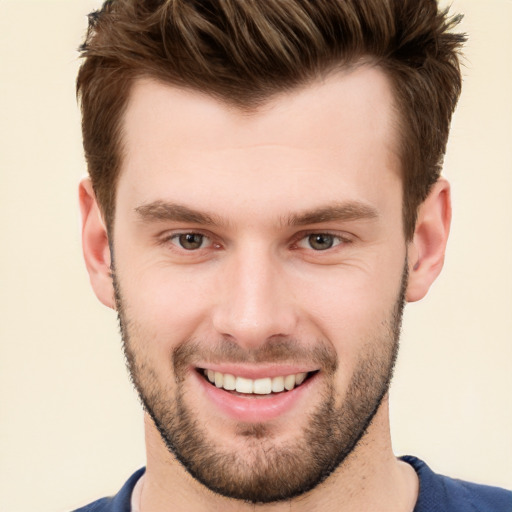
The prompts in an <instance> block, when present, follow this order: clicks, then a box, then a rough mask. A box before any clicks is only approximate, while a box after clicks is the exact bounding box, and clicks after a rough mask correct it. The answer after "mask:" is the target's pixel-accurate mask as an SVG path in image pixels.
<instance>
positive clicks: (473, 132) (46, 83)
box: [0, 0, 512, 512]
mask: <svg viewBox="0 0 512 512" xmlns="http://www.w3.org/2000/svg"><path fill="white" fill-rule="evenodd" d="M453 5H454V10H457V11H461V12H465V13H466V19H465V21H464V24H463V29H464V30H466V31H468V32H469V33H470V36H471V41H470V43H469V46H468V50H467V59H466V68H465V70H464V76H465V89H464V93H463V96H462V99H461V103H460V108H459V110H458V113H457V115H456V117H455V119H454V123H453V129H452V137H451V143H450V146H449V151H448V156H447V159H446V166H445V175H446V176H447V177H448V178H449V179H450V180H451V182H452V185H453V201H454V221H453V228H452V237H451V243H450V245H449V250H448V255H447V261H446V267H445V270H444V273H443V274H442V276H441V278H440V279H439V281H438V282H437V284H436V285H435V286H434V288H433V289H432V291H431V293H430V295H429V297H428V298H427V299H426V300H424V301H422V302H421V303H419V304H414V305H410V306H408V307H407V309H406V320H405V327H404V335H403V343H402V352H401V356H400V360H399V367H398V370H397V375H396V378H395V382H394V389H393V392H392V420H393V424H392V428H393V435H394V440H395V450H396V452H397V453H398V454H404V453H412V454H415V455H418V456H420V457H423V458H425V459H426V460H427V461H428V463H429V464H430V465H431V466H432V467H433V468H434V469H435V470H437V471H439V472H444V473H448V474H450V475H452V476H459V477H462V478H467V479H471V480H477V481H480V482H486V483H494V484H498V485H502V486H506V487H509V488H510V487H512V343H511V341H512V339H511V338H512V337H511V332H512V199H511V192H512V94H511V93H510V91H511V90H512V64H511V60H512V56H511V50H512V0H491V1H490V0H486V1H483V0H455V1H454V2H453ZM98 6H99V1H97V0H94V1H93V0H61V1H57V0H54V1H39V2H38V1H27V0H0V145H1V150H0V213H1V215H0V240H1V242H0V243H1V245H0V511H2V512H29V511H30V512H33V511H35V510H37V511H40V512H47V511H48V512H49V511H52V512H55V511H57V512H58V511H66V510H70V509H73V508H74V507H76V506H78V505H80V504H84V503H86V502H88V501H91V500H93V499H95V498H98V497H100V496H103V495H105V494H109V493H113V492H114V491H117V489H118V488H119V487H120V485H121V484H122V483H123V482H124V480H125V479H126V478H127V477H128V476H129V475H130V474H131V473H132V472H133V471H134V470H135V469H137V468H138V467H139V466H141V465H143V464H144V447H143V437H142V435H143V430H142V419H141V418H142V415H141V412H140V407H139V405H138V402H137V399H136V397H135V395H134V393H133V392H132V390H131V386H130V384H129V381H128V378H127V377H126V373H125V370H124V363H123V359H122V356H121V351H120V341H119V336H118V333H117V325H116V318H115V315H114V313H112V312H111V311H108V310H107V309H105V308H104V307H102V306H101V305H100V304H99V303H98V302H97V301H96V299H95V297H94V296H93V294H92V292H91V291H90V289H89V286H88V279H87V275H86V273H85V270H84V268H83V265H82V261H81V253H80V236H79V220H78V210H77V202H76V191H77V183H78V179H79V177H80V176H81V175H82V174H83V173H84V171H85V167H84V162H83V158H82V150H81V140H80V131H79V117H78V112H77V108H76V103H75V98H74V83H73V82H74V77H75V74H76V69H77V65H78V64H77V59H76V53H75V51H74V50H75V48H76V47H77V46H78V44H79V42H80V40H81V37H82V35H83V33H84V30H85V26H86V18H85V15H86V13H88V12H89V11H90V10H91V9H92V8H95V7H98Z"/></svg>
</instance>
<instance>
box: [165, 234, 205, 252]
mask: <svg viewBox="0 0 512 512" xmlns="http://www.w3.org/2000/svg"><path fill="white" fill-rule="evenodd" d="M171 241H172V242H173V243H174V244H175V245H179V246H180V247H181V248H182V249H185V250H186V251H196V250H197V249H202V248H203V247H204V246H205V245H207V244H209V243H210V240H209V239H208V238H207V237H206V236H205V235H202V234H201V233H179V234H176V235H173V236H172V237H171Z"/></svg>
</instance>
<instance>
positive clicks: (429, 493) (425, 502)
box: [402, 456, 512, 512]
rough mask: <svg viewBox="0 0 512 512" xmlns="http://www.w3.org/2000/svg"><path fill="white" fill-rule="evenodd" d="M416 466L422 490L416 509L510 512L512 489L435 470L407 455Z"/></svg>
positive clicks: (449, 511) (459, 511)
mask: <svg viewBox="0 0 512 512" xmlns="http://www.w3.org/2000/svg"><path fill="white" fill-rule="evenodd" d="M402 460H403V461H405V462H407V463H409V464H410V465H411V466H413V468H414V469H415V471H416V473H417V474H418V477H419V481H420V492H419V496H418V502H417V504H416V508H415V509H414V512H431V511H432V512H434V511H435V512H444V511H446V512H511V511H512V492H511V491H508V490H506V489H501V488H499V487H492V486H489V485H479V484H474V483H471V482H465V481H463V480H457V479H455V478H449V477H447V476H443V475H438V474H437V473H434V472H433V471H432V470H431V469H430V468H429V467H428V466H427V464H425V463H424V462H423V461H421V460H420V459H417V458H416V457H411V456H406V457H402Z"/></svg>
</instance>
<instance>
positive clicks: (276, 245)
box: [80, 66, 451, 512]
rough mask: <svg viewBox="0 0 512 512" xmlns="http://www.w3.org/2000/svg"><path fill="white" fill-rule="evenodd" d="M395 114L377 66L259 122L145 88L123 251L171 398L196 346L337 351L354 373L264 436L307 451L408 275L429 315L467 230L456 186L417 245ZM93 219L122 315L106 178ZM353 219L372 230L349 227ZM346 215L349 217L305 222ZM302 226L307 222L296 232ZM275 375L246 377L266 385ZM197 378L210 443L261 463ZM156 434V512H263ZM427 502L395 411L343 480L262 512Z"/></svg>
mask: <svg viewBox="0 0 512 512" xmlns="http://www.w3.org/2000/svg"><path fill="white" fill-rule="evenodd" d="M394 116H395V114H394V110H393V97H392V92H391V90H390V85H389V83H388V81H387V79H386V77H385V76H384V74H383V73H382V72H381V71H380V70H379V69H376V68H372V67H369V66H362V67H359V68H357V69H356V70H352V71H350V72H348V71H346V72H338V73H336V74H334V75H332V76H330V77H328V78H327V79H325V80H323V81H318V82H316V83H314V84H310V85H308V86H307V87H304V88H302V89H298V90H296V91H292V92H290V93H286V94H283V95H279V96H276V97H275V98H272V99H270V100H269V102H268V103H267V104H265V105H264V106H263V107H261V108H259V109H258V110H257V111H256V112H253V113H250V114H248V113H242V112H240V111H238V110H236V109H233V108H231V107H228V106H227V105H225V104H223V103H220V102H219V101H217V100H215V99H212V98H210V97H208V96H205V95H201V94H199V93H196V92H191V91H187V90H180V89H177V88H175V87H171V86H168V85H163V84H159V83H156V82H152V81H150V80H140V81H138V82H137V83H136V84H135V85H134V87H133V91H132V95H131V99H130V102H129V105H128V108H127V111H126V116H125V119H124V136H125V139H124V143H125V155H124V160H123V165H122V171H121V174H120V178H119V182H118V188H117V197H116V216H115V222H114V231H113V233H111V234H110V236H111V237H112V240H111V242H112V245H113V247H114V250H115V267H116V276H117V279H118V282H119V284H120V287H121V290H122V295H123V301H124V304H123V306H124V309H125V311H124V313H125V316H126V318H127V319H128V322H129V323H130V329H131V332H132V336H131V337H132V338H133V347H134V350H136V351H137V353H139V354H141V358H142V357H143V361H144V363H146V365H147V366H148V367H150V368H151V372H152V374H153V375H154V377H155V378H156V379H157V380H158V381H159V382H161V383H163V384H164V385H165V386H166V389H167V390H168V392H169V394H170V395H171V396H172V394H173V393H175V392H176V391H175V390H176V382H175V375H174V374H173V370H172V367H171V365H170V364H169V357H170V354H171V353H172V351H173V350H174V349H176V347H179V346H180V345H181V344H183V343H185V340H190V339H194V340H201V343H202V344H203V346H204V347H205V349H204V350H205V351H206V352H207V351H208V350H215V347H216V346H217V344H218V341H219V340H220V339H223V340H225V339H229V340H230V341H231V342H233V343H235V344H236V345H237V346H238V347H240V349H242V350H243V351H244V353H246V354H254V353H256V352H257V351H258V349H261V347H263V346H265V345H268V344H269V343H272V340H275V339H283V338H285V339H294V340H298V343H299V344H300V345H301V346H303V347H305V348H306V349H312V348H313V347H314V346H315V344H316V343H317V342H318V340H319V339H322V340H324V342H325V343H327V345H328V347H329V348H330V349H331V350H333V351H334V353H335V354H336V356H337V360H338V363H339V364H338V368H337V369H336V371H335V373H334V375H333V376H332V378H329V380H328V377H327V375H326V372H322V371H320V372H319V373H318V375H317V377H316V378H315V380H314V381H312V383H311V385H310V386H309V388H308V391H307V393H306V392H305V393H303V394H302V395H301V397H300V399H299V400H297V402H296V403H295V404H294V405H292V406H291V407H288V408H287V409H286V410H285V411H284V412H283V413H282V414H280V415H278V416H277V417H274V418H272V419H271V420H268V421H266V422H263V424H264V425H265V427H266V428H267V429H268V431H271V432H272V442H273V443H275V447H277V448H280V447H282V446H283V445H285V444H287V443H288V444H289V443H292V444H293V443H295V442H296V441H297V440H298V439H300V438H301V435H302V432H303V430H304V428H306V426H307V413H310V412H312V411H313V410H314V409H315V407H316V406H318V404H319V403H320V401H321V396H322V391H323V390H325V386H326V385H327V384H326V383H327V382H330V383H332V385H333V386H334V389H335V391H336V400H337V402H339V403H343V401H344V400H346V397H347V389H348V386H349V383H350V379H351V377H352V376H353V375H354V371H355V370H356V368H357V366H358V362H359V360H360V358H361V357H363V354H367V353H368V352H367V349H368V346H369V344H370V345H371V347H372V348H373V349H375V350H381V351H383V350H384V348H380V349H379V344H378V343H377V342H376V341H375V340H378V339H381V338H379V336H380V337H381V334H382V331H383V327H382V326H383V325H384V324H385V322H386V321H387V319H389V315H390V311H391V310H392V308H393V306H394V305H395V303H396V300H397V294H398V292H399V288H400V281H401V277H402V274H403V270H404V263H405V262H406V261H407V262H408V263H407V265H408V271H409V280H408V283H407V290H406V299H407V300H408V301H415V300H419V299H421V298H422V297H423V296H424V295H425V294H426V293H427V291H428V288H429V287H430V285H431V284H432V282H433V281H434V280H435V278H436V277H437V275H438V274H439V272H440V270H441V267H442V264H443V258H444V250H445V246H446V240H447V236H448V231H449V224H450V215H451V214H450V198H449V186H448V184H447V182H446V181H445V180H442V179H441V180H440V181H439V182H438V183H437V184H435V185H434V187H433V188H432V191H431V193H430V195H429V197H428V198H427V199H426V201H425V202H424V203H423V204H422V205H421V207H420V209H419V214H418V222H417V226H416V231H415V234H414V237H413V239H412V240H410V241H406V240H405V239H404V235H403V226H402V210H401V207H402V183H401V178H400V165H399V159H398V156H397V154H396V151H395V148H396V147H397V143H396V137H397V133H396V130H395V122H394V121H395V118H394ZM162 203H163V204H166V205H176V204H178V205H180V206H186V207H187V208H193V209H194V210H199V211H200V212H201V213H202V214H203V217H204V215H208V216H210V217H213V218H214V219H213V220H215V223H211V222H208V223H205V219H204V218H202V219H197V218H196V219H193V218H191V217H190V216H189V218H188V220H184V219H183V218H181V220H177V219H176V218H175V217H176V215H174V216H172V215H169V214H168V212H169V211H170V210H172V211H173V212H174V213H175V212H176V208H174V209H173V208H169V207H167V208H165V209H164V210H165V211H166V212H167V213H165V215H156V214H154V213H155V211H156V210H155V209H154V208H153V210H152V211H153V215H147V212H148V211H151V208H149V210H148V208H147V206H148V205H150V206H151V205H152V206H153V207H154V206H155V205H161V204H162ZM80 204H81V210H82V217H83V247H84V256H85V260H86V264H87V268H88V270H89V274H90V278H91V284H92V286H93V288H94V290H95V292H96V294H97V296H98V298H99V299H100V300H101V301H102V302H103V303H104V304H106V305H107V306H109V307H112V308H115V307H116V304H115V300H114V291H113V284H112V278H111V275H110V264H111V254H110V250H109V244H108V237H107V232H106V229H105V224H104V222H103V219H102V215H101V210H100V208H99V206H98V204H97V203H96V200H95V197H94V193H93V191H92V186H91V184H90V181H89V180H88V179H86V180H84V181H83V182H82V183H81V186H80ZM347 205H350V206H351V208H353V207H355V211H356V212H357V215H346V212H347V208H346V207H347ZM333 206H336V208H338V210H339V207H340V206H341V207H343V208H344V212H345V214H344V215H341V216H340V215H337V216H334V217H335V218H331V219H327V220H325V219H322V218H320V217H319V216H318V215H316V216H315V215H313V216H311V215H310V217H309V219H305V218H304V214H305V212H308V213H311V212H316V213H318V210H319V209H325V208H330V211H331V212H332V209H333ZM343 208H342V209H343ZM353 210H354V208H353ZM141 212H143V213H142V214H141ZM144 212H146V214H145V215H144ZM290 217H293V218H296V219H297V218H301V217H302V221H307V223H306V224H304V225H294V224H293V223H292V224H290V223H288V222H286V220H287V219H289V218H290ZM209 220H212V219H209ZM312 232H313V233H329V234H332V235H334V236H335V237H336V238H335V239H334V240H335V245H334V246H333V247H332V248H330V249H328V250H325V251H318V250H314V249H313V248H312V247H311V245H310V244H309V243H308V240H309V239H308V236H309V235H310V234H311V233H312ZM183 233H200V234H203V235H205V236H206V237H207V238H206V242H205V243H204V244H203V245H202V246H201V248H200V249H198V250H194V251H186V250H184V249H183V248H182V247H180V246H179V239H178V238H177V237H176V236H175V235H177V234H183ZM370 340H373V344H372V341H370ZM304 364H305V363H304ZM271 365H272V361H267V362H265V363H264V364H263V363H262V362H261V361H258V362H253V363H244V364H240V367H241V368H242V367H243V368H242V370H244V371H248V369H249V370H250V371H254V372H256V373H257V372H258V371H261V370H262V368H263V369H264V371H268V368H269V367H271ZM308 369H309V368H308ZM242 370H241V371H242ZM184 375H185V377H184V378H183V385H184V387H185V389H186V397H185V398H186V401H187V405H188V406H189V408H190V410H191V411H193V414H194V415H195V417H196V419H197V420H198V421H199V422H200V423H201V424H202V425H203V424H204V425H207V429H206V433H207V435H208V436H210V438H209V439H211V440H212V442H214V443H217V444H216V446H218V447H223V448H225V449H229V450H231V451H233V452H234V453H237V454H239V456H240V457H242V458H243V457H247V458H250V457H251V454H252V452H251V451H250V449H248V447H247V443H246V439H245V438H244V437H243V436H240V435H238V434H237V432H239V430H237V427H238V426H239V422H237V421H236V418H233V417H232V416H230V415H227V414H226V413H225V412H224V411H222V410H220V409H219V407H218V406H217V405H216V404H215V403H213V402H212V401H211V400H210V399H209V398H208V396H207V395H206V394H205V393H203V392H202V391H201V386H200V385H199V384H198V380H197V378H196V377H195V375H196V374H195V373H194V369H193V368H190V369H188V370H187V371H185V373H184ZM255 423H257V422H255ZM145 427H146V445H147V471H146V475H145V477H144V484H143V491H142V500H141V506H142V510H152V511H155V512H158V511H164V510H168V509H167V508H166V507H167V505H168V503H172V510H177V511H180V510H187V511H202V510H228V511H229V510H242V511H243V510H245V509H246V508H247V510H253V509H254V505H250V504H244V503H243V502H240V501H237V500H232V499H228V498H225V497H223V496H220V495H218V494H215V493H212V492H211V491H209V490H208V489H206V488H205V487H204V486H203V485H201V484H200V483H199V482H197V481H196V480H195V479H193V478H192V477H191V476H190V475H189V474H188V473H187V472H186V471H185V470H184V468H183V467H182V466H181V465H180V464H179V463H178V462H177V460H176V459H175V458H174V457H173V456H172V455H171V454H170V453H169V451H168V449H167V447H166V445H165V443H164V442H163V441H162V438H161V437H160V434H159V433H158V431H157V429H156V428H155V425H154V424H153V422H152V420H151V419H150V418H149V417H148V416H147V415H146V420H145ZM417 488H418V483H417V478H416V475H415V473H414V471H413V470H412V468H411V467H410V466H408V465H407V464H405V463H402V462H400V461H398V460H397V459H396V458H395V456H394V454H393V452H392V448H391V439H390V434H389V416H388V403H387V397H386V398H385V399H384V400H383V402H382V403H381V405H380V407H379V409H378V411H377V413H376V415H375V417H374V418H373V421H372V423H371V424H370V426H369V427H368V429H367V431H366V433H365V435H364V436H363V438H362V439H361V441H360V442H359V443H358V444H357V446H356V447H355V449H354V450H353V451H352V453H351V454H350V456H349V457H348V458H347V459H346V460H345V461H344V463H343V464H342V465H341V466H340V467H338V469H337V470H336V471H335V472H334V473H332V474H331V475H330V476H329V478H327V480H325V482H323V483H322V484H320V485H318V486H317V487H315V488H314V489H312V490H311V491H309V492H307V493H306V494H304V495H302V496H300V497H298V498H295V499H293V500H291V501H289V502H280V503H275V504H268V505H256V508H258V510H267V509H268V510H276V511H280V510H281V509H282V510H297V511H300V510H322V511H329V510H337V511H351V510H353V511H356V510H357V511H364V510H372V511H388V510H389V511H391V510H393V511H411V510H412V509H413V508H414V504H415V501H416V498H417V490H418V489H417ZM340 496H343V499H340Z"/></svg>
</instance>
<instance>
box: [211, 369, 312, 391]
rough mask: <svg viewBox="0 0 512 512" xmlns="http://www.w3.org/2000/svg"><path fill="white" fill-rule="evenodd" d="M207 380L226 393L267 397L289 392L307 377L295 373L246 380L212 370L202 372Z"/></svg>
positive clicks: (305, 374)
mask: <svg viewBox="0 0 512 512" xmlns="http://www.w3.org/2000/svg"><path fill="white" fill-rule="evenodd" d="M204 374H205V376H206V377H207V379H208V380H209V381H210V382H211V383H212V384H214V385H215V386H216V387H218V388H223V389H225V390H226V391H235V390H236V391H237V392H238V393H244V394H256V395H269V394H270V393H280V392H281V391H284V390H285V389H286V390H287V391H291V390H292V389H294V388H295V387H296V386H300V385H301V384H302V383H303V382H304V380H305V379H306V377H307V373H296V374H292V375H284V376H279V377H274V378H270V377H265V378H263V379H254V380H253V379H246V378H244V377H235V376H234V375H231V374H229V373H220V372H215V371H213V370H204Z"/></svg>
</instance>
